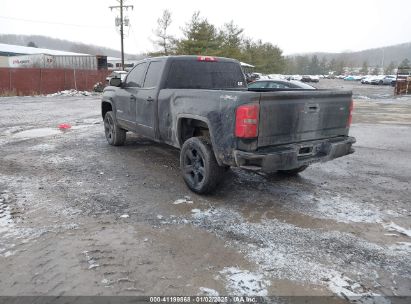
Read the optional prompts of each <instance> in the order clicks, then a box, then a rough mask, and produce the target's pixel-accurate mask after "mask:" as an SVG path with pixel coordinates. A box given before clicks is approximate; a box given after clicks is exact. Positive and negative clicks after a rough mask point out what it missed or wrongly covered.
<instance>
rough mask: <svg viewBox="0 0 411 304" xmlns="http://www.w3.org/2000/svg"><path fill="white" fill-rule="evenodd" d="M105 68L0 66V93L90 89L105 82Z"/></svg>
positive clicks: (36, 93)
mask: <svg viewBox="0 0 411 304" xmlns="http://www.w3.org/2000/svg"><path fill="white" fill-rule="evenodd" d="M109 74H110V71H107V70H73V69H39V68H0V95H8V94H10V95H38V94H49V93H54V92H58V91H63V90H68V89H76V90H79V91H91V90H92V89H93V86H94V85H95V84H96V83H97V82H102V83H103V84H104V83H105V82H106V77H107V75H109Z"/></svg>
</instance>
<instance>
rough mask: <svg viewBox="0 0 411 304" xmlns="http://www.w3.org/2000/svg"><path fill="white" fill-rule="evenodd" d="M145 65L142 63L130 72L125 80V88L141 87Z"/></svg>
mask: <svg viewBox="0 0 411 304" xmlns="http://www.w3.org/2000/svg"><path fill="white" fill-rule="evenodd" d="M146 65H147V63H145V62H143V63H140V64H139V65H136V67H135V68H134V69H132V70H131V71H130V73H129V74H128V76H127V79H126V86H127V87H138V88H140V87H141V84H142V82H143V76H144V72H145V70H146Z"/></svg>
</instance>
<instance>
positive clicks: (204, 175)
mask: <svg viewBox="0 0 411 304" xmlns="http://www.w3.org/2000/svg"><path fill="white" fill-rule="evenodd" d="M180 169H181V173H182V175H183V179H184V182H185V183H186V184H187V186H188V188H190V190H191V191H193V192H196V193H199V194H207V193H210V192H212V191H213V190H215V188H216V187H217V185H218V184H219V182H220V181H221V179H222V177H223V175H224V172H225V168H224V167H220V166H219V165H218V163H217V160H216V159H215V156H214V152H213V148H212V146H211V143H210V142H209V139H207V138H205V137H192V138H189V139H188V140H186V141H185V142H184V144H183V147H182V148H181V152H180Z"/></svg>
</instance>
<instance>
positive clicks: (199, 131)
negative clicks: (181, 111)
mask: <svg viewBox="0 0 411 304" xmlns="http://www.w3.org/2000/svg"><path fill="white" fill-rule="evenodd" d="M198 136H205V137H210V130H209V128H208V125H207V123H205V122H204V121H201V120H198V119H193V118H182V119H181V120H180V127H179V138H178V140H179V142H180V146H181V145H182V144H183V143H184V142H185V141H186V140H187V139H189V138H191V137H198Z"/></svg>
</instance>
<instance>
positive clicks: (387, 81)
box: [378, 75, 397, 85]
mask: <svg viewBox="0 0 411 304" xmlns="http://www.w3.org/2000/svg"><path fill="white" fill-rule="evenodd" d="M396 79H397V76H394V75H387V76H384V78H382V79H380V81H378V84H379V85H391V84H392V82H393V81H394V83H395V80H396Z"/></svg>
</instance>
